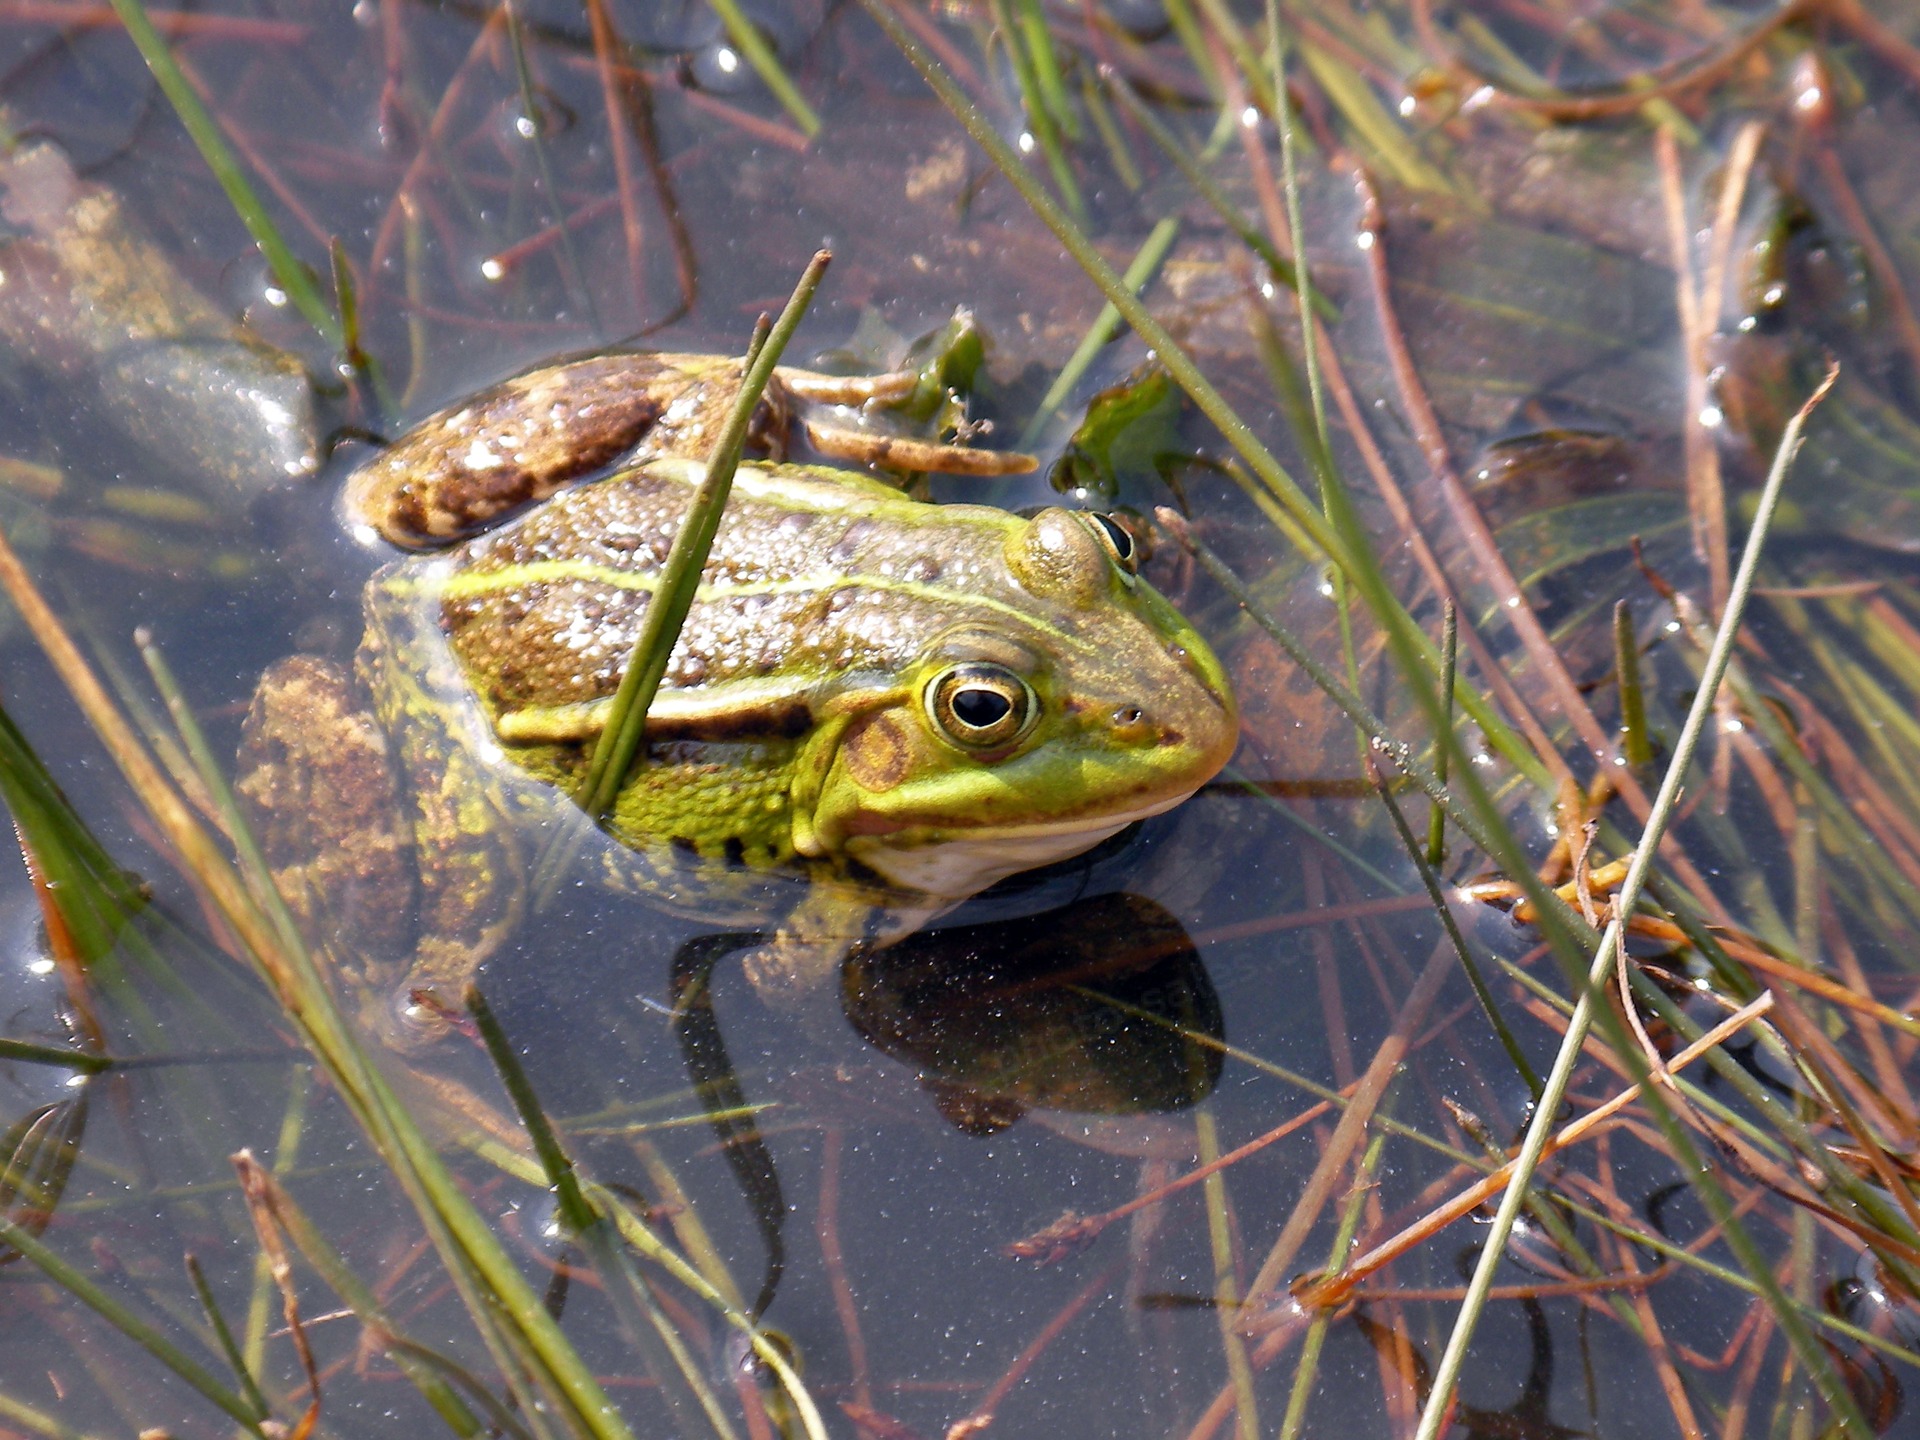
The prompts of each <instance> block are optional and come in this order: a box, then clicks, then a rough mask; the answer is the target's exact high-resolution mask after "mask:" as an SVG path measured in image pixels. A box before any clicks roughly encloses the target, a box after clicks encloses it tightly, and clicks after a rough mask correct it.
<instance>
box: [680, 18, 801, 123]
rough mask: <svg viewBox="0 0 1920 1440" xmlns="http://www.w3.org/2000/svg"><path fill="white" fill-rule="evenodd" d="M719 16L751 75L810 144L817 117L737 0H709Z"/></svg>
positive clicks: (728, 36) (757, 27)
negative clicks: (744, 58) (754, 75)
mask: <svg viewBox="0 0 1920 1440" xmlns="http://www.w3.org/2000/svg"><path fill="white" fill-rule="evenodd" d="M708 3H709V4H711V5H712V6H713V8H714V10H715V12H716V13H717V14H718V15H719V16H720V23H721V24H722V25H725V26H726V27H727V38H728V39H729V40H731V41H733V43H734V45H735V47H736V48H738V50H739V51H740V53H741V54H742V55H744V56H746V57H747V64H749V65H751V66H752V67H753V73H754V74H756V75H758V76H759V77H760V83H761V84H763V85H765V86H766V87H767V89H768V90H770V91H772V92H773V98H774V99H776V100H778V101H779V102H780V106H781V108H782V109H784V110H785V111H786V112H787V114H788V115H790V116H792V117H793V123H794V124H796V125H798V126H799V127H800V133H801V134H803V135H805V136H806V137H807V138H808V139H809V140H811V139H812V138H813V137H814V136H815V135H818V134H819V133H820V117H819V116H818V115H816V114H814V112H813V107H812V106H811V105H809V104H807V102H806V100H805V98H804V97H803V96H802V95H801V94H800V91H799V89H798V88H797V87H796V86H795V85H794V83H793V80H792V78H791V77H790V76H788V74H787V72H786V70H785V69H784V68H783V67H782V66H781V64H780V57H779V56H778V55H775V54H774V53H773V49H772V47H771V46H769V45H768V44H767V37H766V36H764V35H762V34H761V33H760V27H759V26H757V25H755V24H754V23H753V21H751V20H749V19H748V18H747V17H746V14H745V12H743V11H742V10H741V9H740V5H739V0H708Z"/></svg>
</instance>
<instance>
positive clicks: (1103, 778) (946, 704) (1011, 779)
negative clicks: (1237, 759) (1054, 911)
mask: <svg viewBox="0 0 1920 1440" xmlns="http://www.w3.org/2000/svg"><path fill="white" fill-rule="evenodd" d="M968 508H971V507H968ZM949 513H951V511H950V512H949ZM1002 519H1003V520H1004V523H1005V538H1004V543H1003V545H1002V556H1003V559H1004V565H1005V569H1004V575H1003V579H1002V583H1003V584H1004V585H1005V586H1006V595H1005V598H1004V599H1003V600H1002V601H1001V602H1000V603H999V604H988V603H986V601H987V599H988V598H989V597H984V596H983V597H982V603H981V604H980V605H979V606H978V607H976V608H974V609H972V610H971V612H970V613H969V616H968V618H966V619H964V620H961V621H959V622H958V623H956V624H955V625H954V626H953V627H952V628H950V629H948V630H946V631H944V632H943V633H941V634H939V635H937V636H936V637H935V638H934V639H933V640H932V641H930V642H929V643H928V644H927V645H926V646H925V647H924V649H923V650H922V652H921V653H920V655H919V657H918V659H917V661H916V662H915V663H914V664H913V665H911V666H909V667H907V668H906V669H905V671H904V672H903V673H902V674H901V675H899V676H897V677H895V678H894V681H893V683H891V684H888V685H886V686H884V687H880V688H876V689H872V690H867V689H862V688H859V687H853V688H852V689H850V690H849V691H848V693H846V694H845V695H843V696H841V697H840V698H839V699H838V701H836V702H834V705H833V708H836V709H837V710H838V713H837V714H835V715H833V716H832V718H831V719H827V723H824V724H821V725H819V726H818V727H817V728H816V730H815V733H814V735H813V737H812V739H811V740H810V741H809V743H808V745H807V746H806V747H805V753H804V755H803V757H802V761H801V770H800V774H799V777H798V781H797V783H796V785H795V793H794V799H795V801H796V804H795V807H794V838H795V842H796V845H797V847H798V848H799V850H800V851H801V853H803V854H808V855H812V856H816V857H826V856H839V857H843V858H846V859H849V860H853V861H857V862H858V863H859V864H861V865H863V866H865V867H866V868H867V869H868V870H870V871H873V872H874V873H876V874H878V875H880V876H881V877H883V878H884V879H885V880H886V881H888V882H889V883H891V884H893V885H896V886H899V887H901V888H902V889H906V890H911V891H916V892H919V893H921V894H923V895H927V896H931V897H935V898H937V899H939V900H942V901H947V902H952V901H958V900H961V899H964V898H966V897H967V896H969V895H973V894H976V893H978V892H979V891H981V890H983V889H985V888H986V887H987V886H989V885H991V884H993V883H994V882H995V881H997V880H999V879H1001V878H1003V877H1004V876H1007V875H1011V874H1014V873H1016V872H1018V871H1021V870H1027V869H1031V868H1033V867H1035V866H1038V865H1044V864H1049V863H1051V862H1053V861H1055V860H1060V859H1064V858H1066V857H1068V856H1071V855H1076V854H1078V853H1080V852H1081V851H1083V850H1086V849H1088V848H1090V847H1091V846H1093V845H1096V844H1098V843H1099V842H1100V841H1101V840H1103V839H1105V838H1106V837H1107V836H1109V835H1111V834H1113V833H1114V832H1116V831H1117V830H1120V829H1121V828H1123V827H1124V826H1126V825H1129V824H1131V823H1132V822H1134V821H1135V820H1139V819H1142V818H1144V817H1146V816H1149V815H1155V814H1158V813H1160V812H1161V811H1163V810H1167V809H1170V808H1172V807H1173V806H1175V805H1177V804H1179V803H1180V802H1181V801H1182V800H1184V799H1186V798H1187V797H1188V796H1189V795H1191V794H1193V792H1194V791H1195V790H1197V789H1199V788H1200V786H1201V785H1203V784H1205V783H1206V782H1207V781H1208V780H1209V779H1211V778H1212V777H1213V776H1214V775H1215V774H1216V773H1218V772H1219V770H1220V767H1221V766H1222V765H1224V764H1226V762H1227V758H1228V756H1229V755H1231V754H1232V752H1233V748H1234V744H1235V740H1236V737H1237V720H1236V716H1235V711H1234V703H1233V697H1232V692H1231V690H1230V689H1229V686H1228V683H1227V678H1226V674H1225V672H1224V671H1223V670H1222V668H1221V666H1220V663H1219V661H1218V660H1217V659H1215V658H1214V655H1213V652H1212V651H1211V650H1210V649H1208V647H1207V644H1206V642H1205V641H1204V640H1202V639H1201V638H1200V636H1199V635H1198V634H1197V633H1196V632H1195V631H1194V629H1193V627H1192V626H1191V625H1189V624H1188V623H1187V621H1186V619H1185V618H1184V617H1183V616H1181V615H1180V613H1179V612H1178V611H1177V610H1175V609H1174V608H1173V606H1172V605H1170V604H1169V603H1168V602H1167V601H1166V600H1165V599H1164V598H1163V597H1162V596H1160V595H1159V594H1158V593H1156V592H1155V591H1154V590H1153V589H1152V588H1151V587H1149V586H1148V585H1147V584H1146V583H1145V582H1144V581H1142V580H1141V579H1140V578H1139V576H1138V574H1137V573H1136V572H1137V565H1136V560H1135V554H1134V549H1133V545H1132V542H1131V540H1130V538H1129V537H1128V535H1127V533H1126V531H1125V530H1123V529H1122V528H1121V527H1119V526H1118V525H1116V524H1115V523H1114V522H1112V521H1110V520H1108V519H1106V518H1105V517H1104V516H1098V515H1092V514H1084V513H1075V512H1070V511H1066V510H1058V509H1050V510H1045V511H1042V512H1041V513H1040V514H1039V515H1037V516H1035V517H1034V518H1032V519H1031V520H1021V519H1017V518H1015V517H1011V516H1006V517H1002ZM822 718H823V719H826V718H827V717H824V716H823V717H822Z"/></svg>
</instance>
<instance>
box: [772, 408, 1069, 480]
mask: <svg viewBox="0 0 1920 1440" xmlns="http://www.w3.org/2000/svg"><path fill="white" fill-rule="evenodd" d="M801 423H802V424H803V425H804V426H805V427H806V431H807V440H808V442H809V443H810V444H811V445H812V446H813V448H814V449H816V450H818V451H819V452H820V453H821V454H822V455H825V456H827V457H829V458H830V459H834V460H852V461H854V462H856V463H858V464H861V465H877V466H879V467H880V468H881V469H884V470H919V471H927V472H930V473H933V474H938V475H978V476H987V477H991V476H995V475H1026V474H1029V473H1030V472H1032V471H1033V470H1035V469H1036V468H1038V466H1039V464H1040V462H1039V461H1038V460H1036V459H1035V458H1034V457H1033V456H1031V455H1027V454H1023V453H1021V452H1020V451H1017V450H978V449H975V448H974V447H973V446H971V445H950V444H943V443H941V442H940V441H937V440H914V439H911V438H909V437H907V436H905V435H885V434H879V433H876V432H874V431H872V430H862V429H860V428H858V427H857V426H845V427H843V426H838V425H831V424H828V423H826V422H825V421H821V420H815V419H812V418H811V417H809V418H807V419H805V420H803V421H802V422H801Z"/></svg>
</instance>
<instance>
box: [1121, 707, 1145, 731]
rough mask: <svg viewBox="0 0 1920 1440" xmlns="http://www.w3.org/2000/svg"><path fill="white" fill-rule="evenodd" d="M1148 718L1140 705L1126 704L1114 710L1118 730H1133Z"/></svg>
mask: <svg viewBox="0 0 1920 1440" xmlns="http://www.w3.org/2000/svg"><path fill="white" fill-rule="evenodd" d="M1146 718H1147V717H1146V715H1145V713H1144V712H1143V711H1142V710H1141V709H1140V707H1139V706H1138V705H1124V706H1122V707H1121V708H1120V709H1118V710H1116V711H1114V712H1113V724H1114V728H1115V729H1118V730H1131V729H1133V728H1134V727H1135V726H1137V725H1139V723H1140V722H1141V721H1142V720H1144V719H1146Z"/></svg>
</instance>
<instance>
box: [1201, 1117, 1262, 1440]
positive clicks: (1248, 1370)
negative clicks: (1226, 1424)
mask: <svg viewBox="0 0 1920 1440" xmlns="http://www.w3.org/2000/svg"><path fill="white" fill-rule="evenodd" d="M1193 1122H1194V1135H1195V1140H1196V1142H1197V1144H1196V1146H1195V1149H1196V1152H1197V1154H1198V1156H1199V1160H1200V1168H1201V1170H1202V1171H1204V1172H1205V1179H1204V1180H1203V1182H1202V1184H1203V1186H1204V1193H1205V1196H1206V1202H1207V1244H1208V1247H1209V1248H1210V1250H1211V1251H1212V1255H1213V1303H1214V1309H1215V1311H1216V1313H1217V1315H1218V1317H1219V1321H1220V1344H1221V1346H1222V1348H1223V1349H1224V1350H1225V1351H1226V1360H1227V1377H1228V1383H1229V1384H1231V1385H1232V1386H1233V1395H1234V1407H1233V1412H1234V1417H1235V1420H1234V1425H1235V1429H1236V1431H1237V1433H1238V1434H1239V1436H1240V1440H1259V1435H1260V1411H1259V1408H1258V1405H1257V1402H1256V1399H1255V1395H1254V1388H1253V1367H1252V1365H1251V1364H1249V1363H1248V1360H1247V1342H1246V1337H1245V1336H1244V1335H1242V1334H1241V1333H1240V1284H1239V1281H1238V1279H1237V1278H1236V1277H1235V1274H1234V1271H1235V1268H1236V1267H1235V1264H1234V1260H1235V1254H1234V1244H1233V1228H1234V1227H1233V1222H1232V1217H1231V1216H1230V1215H1229V1214H1228V1211H1227V1177H1226V1176H1225V1175H1224V1174H1223V1173H1222V1172H1221V1166H1220V1131H1219V1127H1218V1126H1217V1125H1216V1124H1215V1123H1214V1118H1213V1110H1212V1109H1211V1107H1208V1106H1202V1107H1201V1108H1200V1109H1199V1111H1198V1112H1197V1113H1196V1114H1195V1115H1194V1117H1193Z"/></svg>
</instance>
